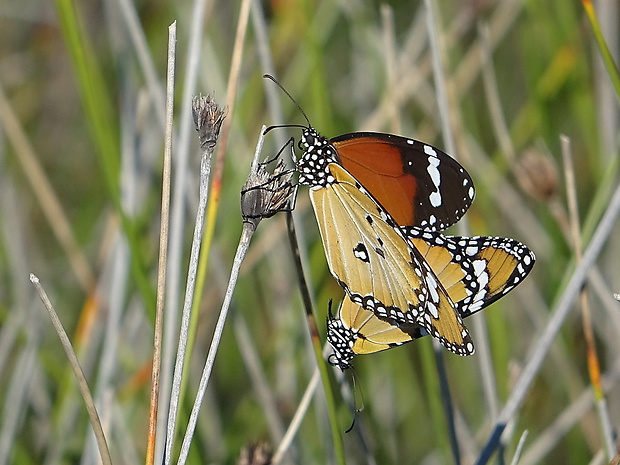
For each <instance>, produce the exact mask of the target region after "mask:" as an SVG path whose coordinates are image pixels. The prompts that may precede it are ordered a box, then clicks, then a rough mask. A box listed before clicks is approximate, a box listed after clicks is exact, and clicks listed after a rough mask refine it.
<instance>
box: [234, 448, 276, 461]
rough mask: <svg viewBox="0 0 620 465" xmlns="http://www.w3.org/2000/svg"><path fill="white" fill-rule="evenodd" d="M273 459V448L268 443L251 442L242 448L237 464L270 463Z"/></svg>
mask: <svg viewBox="0 0 620 465" xmlns="http://www.w3.org/2000/svg"><path fill="white" fill-rule="evenodd" d="M271 459H272V454H271V450H270V448H269V446H268V445H267V444H264V443H258V444H250V445H249V446H246V447H244V448H243V449H241V452H240V454H239V459H238V460H237V465H269V464H271Z"/></svg>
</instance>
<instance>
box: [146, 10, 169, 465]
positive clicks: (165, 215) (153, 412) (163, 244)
mask: <svg viewBox="0 0 620 465" xmlns="http://www.w3.org/2000/svg"><path fill="white" fill-rule="evenodd" d="M176 43H177V23H176V21H175V22H173V23H172V24H171V25H170V26H169V27H168V72H167V79H166V125H165V137H164V162H163V163H164V167H163V174H162V192H161V229H160V234H159V263H158V267H157V303H156V308H155V330H154V335H153V369H152V372H151V405H150V412H149V429H148V433H147V444H146V462H145V463H146V465H152V464H153V461H154V460H155V439H156V431H157V410H158V404H159V403H158V399H159V380H160V379H159V377H160V370H161V343H162V333H163V321H164V296H165V291H166V268H167V259H168V230H169V227H170V172H171V165H172V117H173V113H174V67H175V62H176Z"/></svg>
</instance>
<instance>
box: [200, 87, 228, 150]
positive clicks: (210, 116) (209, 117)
mask: <svg viewBox="0 0 620 465" xmlns="http://www.w3.org/2000/svg"><path fill="white" fill-rule="evenodd" d="M192 115H193V117H194V125H195V126H196V131H198V137H199V139H200V147H201V148H202V149H210V150H211V151H212V150H213V147H215V143H216V142H217V138H218V137H219V135H220V129H221V128H222V122H223V121H224V118H226V110H224V109H222V108H221V107H220V106H219V105H218V104H217V103H216V102H215V100H213V97H212V96H211V95H207V96H206V97H204V96H202V95H197V96H194V98H193V99H192Z"/></svg>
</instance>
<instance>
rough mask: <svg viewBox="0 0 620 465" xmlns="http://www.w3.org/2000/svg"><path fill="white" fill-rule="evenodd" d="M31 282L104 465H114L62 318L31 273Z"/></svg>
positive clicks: (37, 279) (36, 278)
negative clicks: (73, 381)
mask: <svg viewBox="0 0 620 465" xmlns="http://www.w3.org/2000/svg"><path fill="white" fill-rule="evenodd" d="M30 282H31V283H32V284H33V285H34V287H35V289H36V290H37V292H38V294H39V297H40V298H41V301H42V302H43V305H44V306H45V308H46V310H47V312H48V313H49V316H50V319H51V320H52V325H53V326H54V329H55V330H56V332H57V333H58V337H59V339H60V343H61V344H62V348H63V349H64V350H65V353H66V354H67V358H68V359H69V364H70V365H71V369H72V370H73V374H74V375H75V379H76V380H77V383H78V387H79V388H80V393H81V394H82V399H84V405H85V406H86V411H87V413H88V418H89V419H90V424H91V426H92V428H93V431H94V433H95V439H96V440H97V446H98V448H99V453H100V454H101V461H102V462H103V465H112V458H111V457H110V450H109V449H108V444H107V442H106V439H105V433H104V432H103V427H102V426H101V421H100V420H99V414H98V413H97V409H96V408H95V402H94V401H93V397H92V395H91V393H90V389H89V388H88V382H87V381H86V377H85V376H84V372H83V371H82V367H81V366H80V361H79V360H78V358H77V355H76V354H75V352H74V350H73V347H72V346H71V341H70V340H69V336H67V333H66V331H65V328H64V327H63V325H62V322H61V321H60V318H58V314H57V313H56V310H54V306H53V305H52V302H51V301H50V299H49V297H48V296H47V293H46V292H45V290H44V289H43V286H42V285H41V282H40V281H39V278H38V277H36V276H35V275H34V274H32V273H30Z"/></svg>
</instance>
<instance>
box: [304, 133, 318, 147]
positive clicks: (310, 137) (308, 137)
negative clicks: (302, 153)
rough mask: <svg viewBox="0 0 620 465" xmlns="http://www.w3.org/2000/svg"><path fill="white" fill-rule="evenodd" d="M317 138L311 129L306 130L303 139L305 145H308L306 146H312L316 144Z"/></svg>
mask: <svg viewBox="0 0 620 465" xmlns="http://www.w3.org/2000/svg"><path fill="white" fill-rule="evenodd" d="M315 140H316V139H315V137H314V134H312V133H311V132H310V131H306V132H304V135H303V138H302V141H303V143H304V145H306V147H312V146H313V145H314V142H315Z"/></svg>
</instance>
